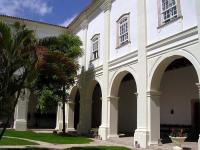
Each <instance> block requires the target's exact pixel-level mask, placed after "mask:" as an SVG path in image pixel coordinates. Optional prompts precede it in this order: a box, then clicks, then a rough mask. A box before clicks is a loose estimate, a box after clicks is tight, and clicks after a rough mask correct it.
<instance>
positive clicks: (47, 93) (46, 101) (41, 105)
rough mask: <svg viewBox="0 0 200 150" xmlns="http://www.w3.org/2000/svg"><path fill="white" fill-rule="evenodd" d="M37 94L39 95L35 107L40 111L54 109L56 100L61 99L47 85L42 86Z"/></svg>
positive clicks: (44, 111) (45, 111)
mask: <svg viewBox="0 0 200 150" xmlns="http://www.w3.org/2000/svg"><path fill="white" fill-rule="evenodd" d="M37 95H38V97H39V99H38V105H37V108H38V109H39V110H41V112H42V113H47V112H49V111H51V110H55V109H56V106H57V103H58V101H61V99H60V97H59V96H58V95H56V94H55V93H54V92H53V90H51V89H49V88H48V87H44V88H43V89H42V90H41V92H39V91H38V94H37Z"/></svg>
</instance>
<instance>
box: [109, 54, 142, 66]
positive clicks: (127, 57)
mask: <svg viewBox="0 0 200 150" xmlns="http://www.w3.org/2000/svg"><path fill="white" fill-rule="evenodd" d="M137 56H138V51H137V50H136V51H134V52H131V53H128V54H126V55H124V56H122V57H119V58H116V59H114V60H112V61H109V69H110V67H112V66H115V65H118V64H120V63H124V62H125V61H127V60H131V59H133V58H135V59H136V60H134V62H135V63H137V58H136V57H137ZM129 63H130V62H129Z"/></svg>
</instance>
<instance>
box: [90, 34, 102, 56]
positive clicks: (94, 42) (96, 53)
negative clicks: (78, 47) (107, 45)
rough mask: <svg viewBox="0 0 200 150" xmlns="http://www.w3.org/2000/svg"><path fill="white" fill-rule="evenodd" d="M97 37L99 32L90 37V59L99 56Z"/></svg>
mask: <svg viewBox="0 0 200 150" xmlns="http://www.w3.org/2000/svg"><path fill="white" fill-rule="evenodd" d="M99 38H100V34H96V35H94V36H93V37H92V39H91V41H92V58H91V59H92V60H95V59H97V58H99V46H100V45H99Z"/></svg>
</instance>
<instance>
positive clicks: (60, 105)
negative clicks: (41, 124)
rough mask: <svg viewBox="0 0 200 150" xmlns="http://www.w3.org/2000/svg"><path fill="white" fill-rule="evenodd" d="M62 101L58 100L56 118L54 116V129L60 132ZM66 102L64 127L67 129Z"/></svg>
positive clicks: (61, 127) (61, 126) (61, 125)
mask: <svg viewBox="0 0 200 150" xmlns="http://www.w3.org/2000/svg"><path fill="white" fill-rule="evenodd" d="M62 109H63V108H62V102H58V110H57V118H56V130H58V131H59V132H62V129H63V110H62ZM67 112H68V108H67V103H65V116H66V117H65V127H66V131H67Z"/></svg>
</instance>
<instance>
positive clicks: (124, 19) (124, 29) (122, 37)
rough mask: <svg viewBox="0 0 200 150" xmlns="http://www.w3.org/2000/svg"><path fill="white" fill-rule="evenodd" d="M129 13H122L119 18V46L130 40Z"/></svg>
mask: <svg viewBox="0 0 200 150" xmlns="http://www.w3.org/2000/svg"><path fill="white" fill-rule="evenodd" d="M129 24H130V22H129V13H128V14H124V15H122V16H121V17H120V18H119V19H118V20H117V35H118V37H117V47H119V46H122V45H124V44H126V43H128V42H129V39H130V32H129V31H130V29H129Z"/></svg>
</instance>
